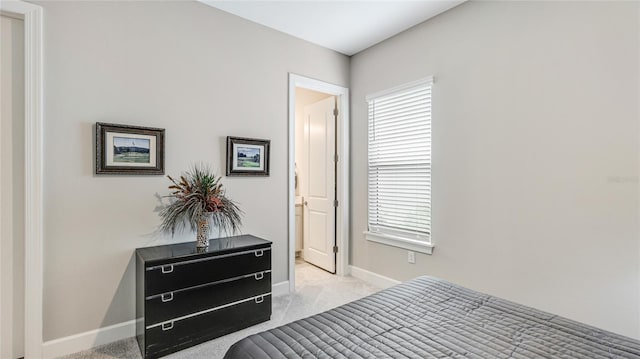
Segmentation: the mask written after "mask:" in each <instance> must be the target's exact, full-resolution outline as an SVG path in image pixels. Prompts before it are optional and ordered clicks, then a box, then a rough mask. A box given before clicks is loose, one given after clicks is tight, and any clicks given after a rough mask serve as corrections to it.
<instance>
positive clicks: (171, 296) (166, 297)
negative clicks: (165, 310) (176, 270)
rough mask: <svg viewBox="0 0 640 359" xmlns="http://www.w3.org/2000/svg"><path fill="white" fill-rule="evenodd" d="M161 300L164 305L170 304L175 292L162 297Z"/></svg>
mask: <svg viewBox="0 0 640 359" xmlns="http://www.w3.org/2000/svg"><path fill="white" fill-rule="evenodd" d="M160 299H161V300H162V303H166V302H170V301H172V300H173V292H171V293H168V294H162V295H161V296H160Z"/></svg>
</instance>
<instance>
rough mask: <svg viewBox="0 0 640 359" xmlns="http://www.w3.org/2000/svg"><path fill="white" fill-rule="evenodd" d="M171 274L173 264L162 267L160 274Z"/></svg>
mask: <svg viewBox="0 0 640 359" xmlns="http://www.w3.org/2000/svg"><path fill="white" fill-rule="evenodd" d="M171 272H173V264H170V265H168V266H162V273H163V274H167V273H171Z"/></svg>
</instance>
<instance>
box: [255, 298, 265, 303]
mask: <svg viewBox="0 0 640 359" xmlns="http://www.w3.org/2000/svg"><path fill="white" fill-rule="evenodd" d="M262 302H264V296H262V297H256V304H260V303H262Z"/></svg>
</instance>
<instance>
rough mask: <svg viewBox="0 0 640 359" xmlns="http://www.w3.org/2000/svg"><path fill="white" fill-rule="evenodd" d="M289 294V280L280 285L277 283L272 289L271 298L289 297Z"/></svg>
mask: <svg viewBox="0 0 640 359" xmlns="http://www.w3.org/2000/svg"><path fill="white" fill-rule="evenodd" d="M287 294H289V281H288V280H285V281H283V282H280V283H276V284H274V285H273V287H272V288H271V296H272V297H277V296H281V295H287Z"/></svg>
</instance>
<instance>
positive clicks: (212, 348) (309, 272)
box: [61, 260, 380, 359]
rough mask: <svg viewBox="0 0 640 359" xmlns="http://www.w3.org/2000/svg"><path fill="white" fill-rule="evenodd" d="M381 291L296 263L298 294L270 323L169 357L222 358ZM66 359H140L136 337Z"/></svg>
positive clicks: (278, 304) (281, 299) (282, 299)
mask: <svg viewBox="0 0 640 359" xmlns="http://www.w3.org/2000/svg"><path fill="white" fill-rule="evenodd" d="M378 290H380V288H377V287H374V286H372V285H369V284H367V283H365V282H363V281H361V280H359V279H356V278H353V277H338V276H336V275H332V274H330V273H328V272H325V271H324V270H322V269H319V268H317V267H315V266H313V265H310V264H308V263H306V262H304V261H301V260H297V261H296V292H295V293H294V294H290V295H285V296H278V297H274V298H273V312H272V315H271V320H269V321H268V322H264V323H261V324H258V325H255V326H253V327H250V328H246V329H244V330H241V331H238V332H235V333H231V334H228V335H225V336H223V337H220V338H217V339H214V340H211V341H208V342H206V343H202V344H200V345H197V346H194V347H191V348H189V349H185V350H183V351H180V352H178V353H174V354H171V355H169V356H166V358H169V359H187V358H190V359H191V358H211V359H215V358H222V357H223V356H224V353H225V352H226V351H227V349H228V348H229V347H230V346H231V345H232V344H233V343H235V342H237V341H238V340H240V339H242V338H244V337H246V336H249V335H251V334H255V333H258V332H261V331H265V330H268V329H271V328H274V327H277V326H280V325H283V324H286V323H289V322H292V321H294V320H298V319H302V318H305V317H308V316H311V315H314V314H317V313H320V312H323V311H325V310H328V309H331V308H335V307H337V306H340V305H342V304H346V303H348V302H351V301H353V300H356V299H359V298H362V297H365V296H367V295H369V294H372V293H375V292H377V291H378ZM61 358H64V359H81V358H82V359H84V358H90V359H112V358H119V359H141V358H142V356H141V355H140V350H139V348H138V344H137V342H136V340H135V338H128V339H124V340H120V341H117V342H114V343H111V344H107V345H103V346H101V347H97V348H94V349H91V350H87V351H83V352H79V353H75V354H71V355H67V356H64V357H61Z"/></svg>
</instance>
